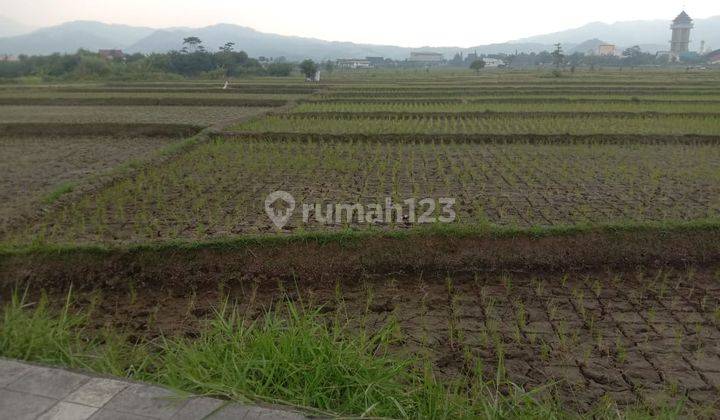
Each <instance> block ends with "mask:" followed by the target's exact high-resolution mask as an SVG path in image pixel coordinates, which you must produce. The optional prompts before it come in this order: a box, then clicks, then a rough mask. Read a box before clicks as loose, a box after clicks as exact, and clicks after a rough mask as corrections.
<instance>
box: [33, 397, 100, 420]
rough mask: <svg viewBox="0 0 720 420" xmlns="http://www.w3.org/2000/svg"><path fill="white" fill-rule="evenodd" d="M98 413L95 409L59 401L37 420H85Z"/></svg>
mask: <svg viewBox="0 0 720 420" xmlns="http://www.w3.org/2000/svg"><path fill="white" fill-rule="evenodd" d="M96 411H98V409H97V408H95V407H88V406H86V405H82V404H74V403H69V402H64V401H60V402H59V403H57V404H55V406H54V407H52V408H51V409H50V410H48V411H46V412H45V413H44V414H43V415H42V416H40V417H38V420H87V419H89V418H90V416H92V415H93V414H95V412H96Z"/></svg>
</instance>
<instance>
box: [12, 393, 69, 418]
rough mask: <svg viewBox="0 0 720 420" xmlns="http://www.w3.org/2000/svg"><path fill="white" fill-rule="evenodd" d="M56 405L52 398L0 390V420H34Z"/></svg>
mask: <svg viewBox="0 0 720 420" xmlns="http://www.w3.org/2000/svg"><path fill="white" fill-rule="evenodd" d="M56 403H57V401H56V400H54V399H52V398H47V397H40V396H38V395H30V394H24V393H22V392H15V391H10V390H7V389H0V420H35V419H36V418H37V417H38V416H39V415H40V414H42V413H44V412H45V411H46V410H47V409H48V408H50V407H52V406H53V405H55V404H56Z"/></svg>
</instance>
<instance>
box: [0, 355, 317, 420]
mask: <svg viewBox="0 0 720 420" xmlns="http://www.w3.org/2000/svg"><path fill="white" fill-rule="evenodd" d="M206 418H207V419H216V420H222V419H248V420H249V419H268V420H269V419H282V420H300V419H304V418H305V417H304V416H302V415H300V414H297V413H292V412H287V411H281V410H277V409H272V408H263V407H257V406H243V405H239V404H230V403H228V402H226V401H222V400H217V399H213V398H203V397H194V398H181V397H179V396H178V395H177V394H176V393H173V392H172V391H170V390H167V389H165V388H161V387H157V386H152V385H146V384H142V383H137V382H129V381H124V380H118V379H110V378H103V377H97V376H90V375H85V374H80V373H76V372H71V371H68V370H64V369H56V368H49V367H42V366H36V365H30V364H26V363H21V362H17V361H14V360H7V359H2V358H0V419H2V420H6V419H7V420H23V419H42V420H49V419H56V420H60V419H63V420H64V419H68V420H84V419H92V420H101V419H102V420H109V419H117V420H120V419H122V420H135V419H137V420H147V419H188V420H190V419H206Z"/></svg>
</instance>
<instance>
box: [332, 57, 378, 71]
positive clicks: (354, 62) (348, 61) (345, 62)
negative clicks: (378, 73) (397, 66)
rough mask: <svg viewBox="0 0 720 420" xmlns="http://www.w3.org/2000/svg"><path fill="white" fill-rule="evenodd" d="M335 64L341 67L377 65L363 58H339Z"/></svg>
mask: <svg viewBox="0 0 720 420" xmlns="http://www.w3.org/2000/svg"><path fill="white" fill-rule="evenodd" d="M335 66H336V67H337V68H339V69H371V68H373V67H375V66H373V64H372V62H370V60H366V59H361V58H343V59H340V60H337V61H336V62H335Z"/></svg>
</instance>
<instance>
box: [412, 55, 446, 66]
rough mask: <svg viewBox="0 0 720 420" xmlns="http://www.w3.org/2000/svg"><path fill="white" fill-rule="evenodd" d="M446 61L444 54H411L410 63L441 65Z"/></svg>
mask: <svg viewBox="0 0 720 420" xmlns="http://www.w3.org/2000/svg"><path fill="white" fill-rule="evenodd" d="M444 60H445V58H444V57H443V55H442V54H440V53H434V52H411V53H410V58H408V61H409V62H411V63H424V64H440V63H442V62H443V61H444Z"/></svg>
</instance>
